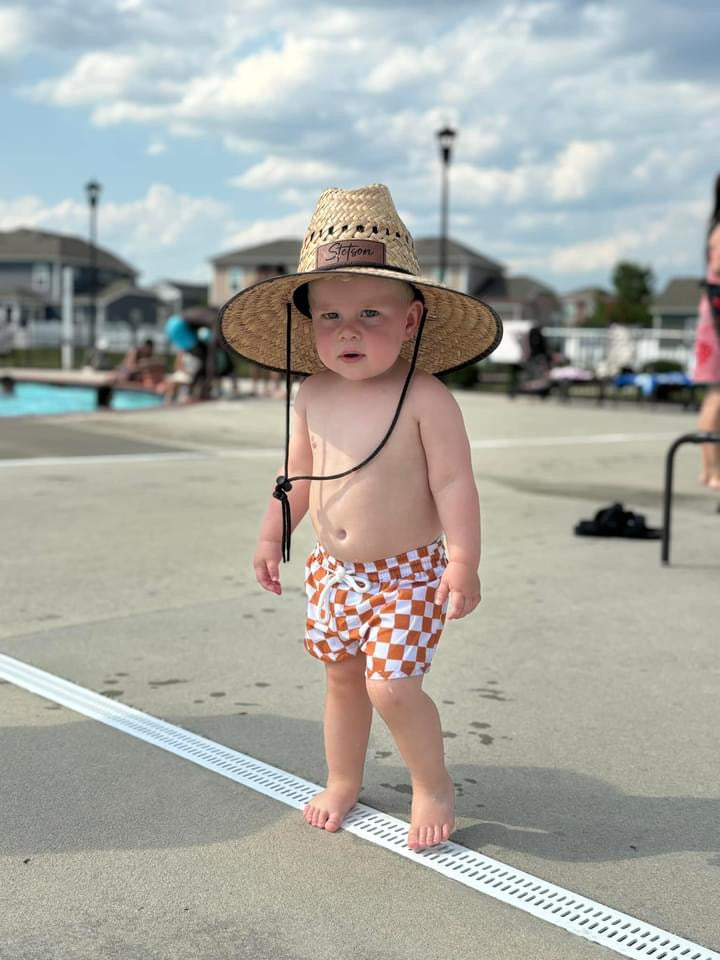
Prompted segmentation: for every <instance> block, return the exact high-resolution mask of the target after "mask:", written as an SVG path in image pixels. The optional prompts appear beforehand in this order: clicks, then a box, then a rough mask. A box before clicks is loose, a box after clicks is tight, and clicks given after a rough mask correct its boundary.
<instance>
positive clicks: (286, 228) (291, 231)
mask: <svg viewBox="0 0 720 960" xmlns="http://www.w3.org/2000/svg"><path fill="white" fill-rule="evenodd" d="M311 215H312V206H310V207H308V208H306V209H305V210H296V211H294V212H293V213H289V214H287V215H286V216H284V217H274V218H268V219H262V220H255V221H253V222H251V223H247V224H242V225H238V224H236V225H235V226H234V227H232V226H231V227H230V229H229V231H228V233H227V234H226V241H225V250H231V249H234V248H236V247H251V246H254V245H255V244H259V243H264V242H265V241H267V240H279V239H288V238H296V239H301V238H302V237H304V236H305V230H306V229H307V225H308V223H309V221H310V217H311Z"/></svg>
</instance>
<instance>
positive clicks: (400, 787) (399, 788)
mask: <svg viewBox="0 0 720 960" xmlns="http://www.w3.org/2000/svg"><path fill="white" fill-rule="evenodd" d="M380 786H381V787H387V788H388V790H395V791H396V792H397V793H410V794H412V787H411V786H410V784H409V783H396V784H395V785H394V786H393V784H392V783H381V784H380Z"/></svg>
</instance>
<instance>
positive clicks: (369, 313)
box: [362, 308, 380, 319]
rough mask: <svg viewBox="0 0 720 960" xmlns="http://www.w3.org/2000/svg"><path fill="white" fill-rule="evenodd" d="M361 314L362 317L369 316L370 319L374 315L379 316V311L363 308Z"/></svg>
mask: <svg viewBox="0 0 720 960" xmlns="http://www.w3.org/2000/svg"><path fill="white" fill-rule="evenodd" d="M362 316H363V317H369V318H370V319H372V318H374V317H379V316H380V311H379V310H370V309H369V308H368V309H367V310H363V311H362Z"/></svg>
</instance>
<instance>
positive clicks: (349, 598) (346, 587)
mask: <svg viewBox="0 0 720 960" xmlns="http://www.w3.org/2000/svg"><path fill="white" fill-rule="evenodd" d="M446 566H447V557H446V555H445V549H444V547H443V544H442V542H441V541H439V540H438V541H436V542H435V543H431V544H430V545H429V546H427V547H420V548H419V549H418V550H411V551H409V552H408V553H403V554H400V555H399V556H397V557H389V558H388V559H386V560H378V561H375V562H373V563H344V564H341V562H340V561H339V560H336V559H335V557H332V556H331V555H330V554H328V553H327V552H326V551H325V550H324V549H323V548H322V547H321V546H319V545H318V546H317V547H316V548H315V550H314V551H313V552H312V553H311V554H310V556H309V557H308V560H307V564H306V567H305V589H306V592H307V597H308V610H307V622H306V631H305V649H306V650H307V651H308V653H310V654H311V655H312V656H313V657H317V658H318V660H323V661H325V662H326V663H327V662H331V663H332V662H337V661H339V660H346V659H347V658H348V657H355V656H358V655H363V656H364V657H365V659H366V670H365V673H366V676H367V677H368V679H371V680H394V679H398V678H400V677H416V676H419V675H421V674H423V673H425V672H426V671H427V670H428V669H429V668H430V663H431V661H432V658H433V654H434V653H435V647H436V646H437V643H438V640H439V639H440V634H441V632H442V628H443V625H444V623H445V613H446V611H447V601H446V603H445V605H444V606H442V607H441V606H440V605H439V604H438V603H436V601H435V595H436V593H437V589H438V587H439V586H440V578H441V577H442V575H443V573H444V571H445V567H446ZM343 571H344V573H345V574H349V577H348V578H346V577H345V576H343ZM336 578H341V579H340V582H338V583H333V580H334V579H336ZM328 582H330V583H331V584H332V585H331V586H330V587H329V588H328V589H326V587H327V585H328ZM365 586H367V589H364V587H365ZM355 587H362V588H363V589H361V590H356V589H354V588H355ZM323 593H324V594H325V596H324V597H323ZM321 601H322V609H321V608H320V604H321Z"/></svg>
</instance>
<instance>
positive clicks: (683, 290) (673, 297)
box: [652, 277, 700, 311]
mask: <svg viewBox="0 0 720 960" xmlns="http://www.w3.org/2000/svg"><path fill="white" fill-rule="evenodd" d="M699 300H700V278H699V277H673V278H672V280H669V281H668V284H667V286H666V287H665V289H664V290H663V292H662V293H661V294H660V295H659V296H657V297H655V299H654V300H653V303H652V305H653V308H654V309H656V310H689V311H694V310H697V305H698V301H699Z"/></svg>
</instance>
